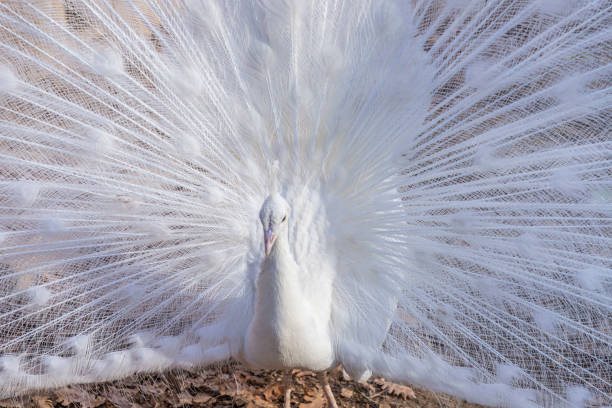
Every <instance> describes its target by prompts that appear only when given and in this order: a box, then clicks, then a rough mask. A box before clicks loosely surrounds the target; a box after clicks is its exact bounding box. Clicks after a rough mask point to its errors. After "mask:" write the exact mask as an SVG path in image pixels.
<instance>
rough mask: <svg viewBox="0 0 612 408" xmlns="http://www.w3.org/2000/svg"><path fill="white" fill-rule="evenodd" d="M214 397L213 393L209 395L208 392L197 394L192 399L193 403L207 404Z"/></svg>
mask: <svg viewBox="0 0 612 408" xmlns="http://www.w3.org/2000/svg"><path fill="white" fill-rule="evenodd" d="M211 399H212V395H208V394H203V393H202V394H196V395H194V396H193V398H192V399H191V402H192V403H193V404H205V403H207V402H208V401H210V400H211Z"/></svg>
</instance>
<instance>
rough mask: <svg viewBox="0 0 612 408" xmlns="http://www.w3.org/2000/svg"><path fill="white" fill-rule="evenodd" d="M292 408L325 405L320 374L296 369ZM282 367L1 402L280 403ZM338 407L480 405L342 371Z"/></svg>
mask: <svg viewBox="0 0 612 408" xmlns="http://www.w3.org/2000/svg"><path fill="white" fill-rule="evenodd" d="M292 374H293V393H292V395H291V401H292V407H298V408H322V407H326V406H327V402H326V400H325V396H324V394H323V390H322V389H321V387H320V386H319V383H318V380H317V377H316V375H315V374H314V373H312V372H309V371H299V370H293V372H292ZM282 378H283V375H282V372H279V371H263V370H251V369H249V368H245V367H243V366H240V365H224V366H220V367H214V368H210V367H209V368H206V369H197V370H196V369H194V370H178V371H170V372H166V373H163V374H138V375H135V376H132V377H128V378H126V379H123V380H121V381H113V382H106V383H99V384H87V385H77V386H69V387H64V388H60V389H56V390H49V391H45V392H39V393H37V394H34V395H29V396H23V397H19V398H14V399H11V400H4V401H0V407H11V408H13V407H15V408H16V407H37V408H79V407H81V408H114V407H119V408H124V407H125V408H127V407H136V408H138V407H160V408H161V407H245V408H251V407H253V408H254V407H279V406H281V407H282V406H283V405H282V404H283V402H284V391H283V390H284V388H283V383H282ZM329 382H330V385H331V387H332V390H333V392H334V395H335V397H336V401H337V402H338V406H339V407H380V408H393V407H414V408H416V407H419V408H421V407H422V408H434V407H436V408H438V407H449V408H477V407H480V405H475V404H470V403H467V402H465V401H462V400H459V399H456V398H453V397H450V396H447V395H444V394H439V393H432V392H430V391H425V390H422V389H419V388H416V387H412V388H410V387H406V386H402V385H398V384H393V383H390V382H387V381H385V380H384V379H382V378H372V379H370V380H369V381H368V382H367V383H363V384H360V383H356V382H354V381H351V380H350V379H349V378H348V377H347V376H346V375H344V374H343V373H342V370H340V369H337V370H334V371H332V372H330V373H329Z"/></svg>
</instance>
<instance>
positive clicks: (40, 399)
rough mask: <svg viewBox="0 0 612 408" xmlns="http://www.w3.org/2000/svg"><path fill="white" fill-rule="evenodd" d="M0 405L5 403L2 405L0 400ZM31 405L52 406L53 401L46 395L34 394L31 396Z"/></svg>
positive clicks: (45, 407) (51, 407)
mask: <svg viewBox="0 0 612 408" xmlns="http://www.w3.org/2000/svg"><path fill="white" fill-rule="evenodd" d="M0 406H3V407H4V406H5V405H2V402H0ZM32 406H34V407H36V408H53V402H51V400H50V399H49V398H47V397H44V396H41V395H35V396H33V397H32Z"/></svg>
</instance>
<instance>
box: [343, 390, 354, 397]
mask: <svg viewBox="0 0 612 408" xmlns="http://www.w3.org/2000/svg"><path fill="white" fill-rule="evenodd" d="M353 394H354V392H353V390H351V389H350V388H343V389H342V390H341V391H340V395H342V396H343V397H344V398H348V399H350V398H353Z"/></svg>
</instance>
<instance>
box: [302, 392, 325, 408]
mask: <svg viewBox="0 0 612 408" xmlns="http://www.w3.org/2000/svg"><path fill="white" fill-rule="evenodd" d="M304 400H305V401H306V402H302V403H300V404H298V407H300V408H322V407H324V406H325V397H324V396H323V393H321V391H319V392H318V393H317V394H315V395H314V396H313V395H304Z"/></svg>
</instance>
